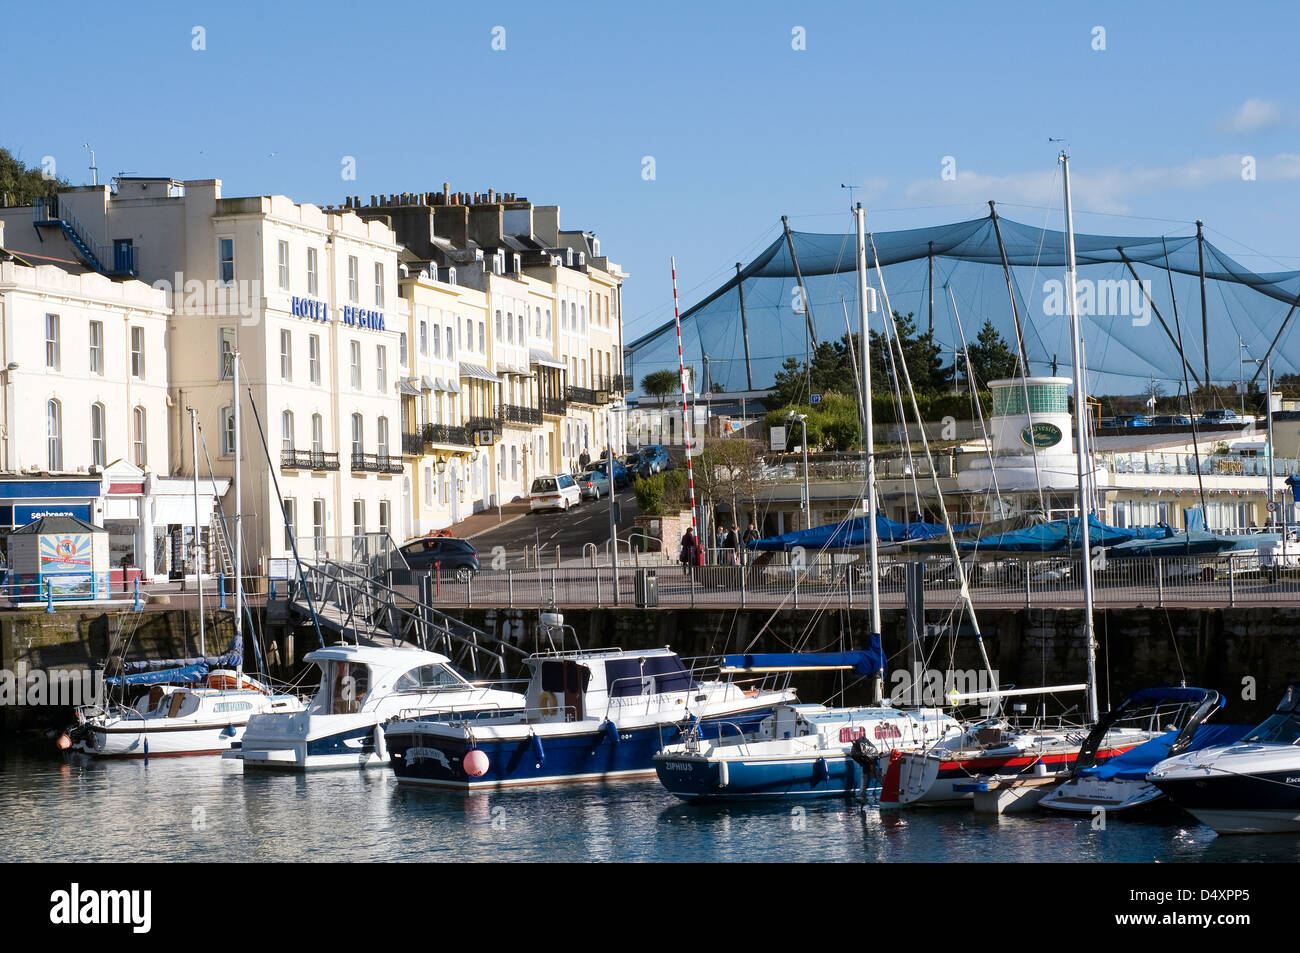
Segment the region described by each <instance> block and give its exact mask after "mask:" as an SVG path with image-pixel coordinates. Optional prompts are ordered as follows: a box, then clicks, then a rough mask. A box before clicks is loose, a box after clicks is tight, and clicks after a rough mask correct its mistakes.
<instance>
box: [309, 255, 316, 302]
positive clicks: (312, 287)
mask: <svg viewBox="0 0 1300 953" xmlns="http://www.w3.org/2000/svg"><path fill="white" fill-rule="evenodd" d="M307 294H309V295H315V294H316V249H314V248H308V249H307Z"/></svg>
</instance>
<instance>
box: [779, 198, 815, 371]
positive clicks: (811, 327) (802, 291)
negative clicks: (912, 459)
mask: <svg viewBox="0 0 1300 953" xmlns="http://www.w3.org/2000/svg"><path fill="white" fill-rule="evenodd" d="M781 227H782V228H783V229H785V244H786V247H787V248H789V249H790V263H791V264H793V265H794V278H795V281H797V282H799V297H800V298H801V299H802V300H803V316H804V320H805V321H806V322H807V325H808V340H809V341H811V342H812V346H813V347H814V348H816V347H817V326H816V325H815V324H814V323H813V313H812V302H811V301H810V300H809V299H808V289H807V288H806V287H804V283H803V272H801V271H800V270H799V256H798V255H797V254H795V250H794V238H793V237H792V236H791V235H790V222H789V220H788V219H787V218H786V217H785V216H784V215H782V216H781Z"/></svg>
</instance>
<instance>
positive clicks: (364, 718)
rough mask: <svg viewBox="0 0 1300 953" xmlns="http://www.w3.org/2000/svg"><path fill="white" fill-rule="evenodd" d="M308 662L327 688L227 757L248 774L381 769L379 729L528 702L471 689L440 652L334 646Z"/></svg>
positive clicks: (259, 718) (267, 719) (268, 722)
mask: <svg viewBox="0 0 1300 953" xmlns="http://www.w3.org/2000/svg"><path fill="white" fill-rule="evenodd" d="M303 658H304V659H305V660H306V661H308V662H311V663H312V664H314V665H315V666H316V667H317V668H318V669H319V670H320V687H319V688H318V690H317V691H316V694H315V696H314V697H313V698H312V700H311V703H310V704H309V705H308V706H307V707H306V708H305V709H304V710H301V711H295V712H277V713H268V714H259V715H255V716H254V717H252V718H251V719H249V722H248V727H247V729H246V730H245V732H244V736H243V739H242V741H241V743H240V744H238V745H236V746H235V747H233V748H232V749H231V750H230V751H229V752H227V753H226V755H225V757H227V758H231V759H238V760H240V761H242V762H243V764H244V768H245V770H247V769H249V768H270V769H282V770H289V771H308V770H315V769H320V768H379V767H383V765H384V764H385V763H386V762H387V760H388V759H387V752H386V751H385V750H384V746H383V736H382V733H380V734H377V733H376V731H375V728H376V726H378V725H380V724H382V723H383V722H385V721H387V720H388V719H390V718H395V717H398V716H401V715H404V714H408V713H411V712H417V711H419V712H438V713H444V714H450V713H453V712H456V713H461V714H464V715H479V714H493V715H497V714H500V713H501V712H502V711H507V710H510V709H516V708H520V707H522V706H523V704H524V697H523V696H522V695H520V694H518V693H516V692H508V691H502V690H499V689H496V688H493V687H491V686H488V685H480V684H476V683H472V682H470V681H468V680H466V679H465V678H464V676H462V675H461V674H460V673H459V672H458V671H456V669H455V668H454V667H453V666H452V664H451V660H450V659H449V658H448V657H447V656H445V655H440V654H438V653H436V652H427V651H425V650H423V649H419V648H416V647H414V646H407V645H394V646H387V645H350V644H343V645H331V646H327V647H325V648H322V649H316V650H314V651H312V652H308V653H307V654H306V655H305V656H303Z"/></svg>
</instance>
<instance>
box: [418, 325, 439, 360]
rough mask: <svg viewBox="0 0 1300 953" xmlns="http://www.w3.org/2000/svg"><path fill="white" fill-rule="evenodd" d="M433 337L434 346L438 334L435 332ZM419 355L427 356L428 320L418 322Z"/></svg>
mask: <svg viewBox="0 0 1300 953" xmlns="http://www.w3.org/2000/svg"><path fill="white" fill-rule="evenodd" d="M433 338H434V344H435V346H436V345H437V342H438V336H437V335H436V334H435V335H434V336H433ZM420 355H421V356H422V357H428V356H429V322H428V321H421V322H420Z"/></svg>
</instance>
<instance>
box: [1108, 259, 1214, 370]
mask: <svg viewBox="0 0 1300 953" xmlns="http://www.w3.org/2000/svg"><path fill="white" fill-rule="evenodd" d="M1115 251H1117V252H1119V257H1120V260H1121V261H1122V262H1124V265H1125V266H1126V267H1127V268H1128V273H1129V274H1130V275H1132V276H1133V283H1134V284H1136V285H1137V286H1138V287H1139V288H1140V289H1141V290H1142V297H1144V298H1146V299H1147V304H1149V305H1151V310H1152V312H1153V313H1154V314H1155V316H1156V320H1157V321H1159V322H1160V327H1162V328H1164V331H1165V337H1167V338H1169V341H1170V343H1172V344H1173V346H1174V347H1176V348H1178V356H1179V357H1180V358H1181V359H1182V362H1183V366H1184V367H1185V368H1186V370H1187V372H1188V373H1189V374H1191V375H1192V380H1194V381H1196V384H1197V386H1198V387H1199V386H1200V383H1201V379H1200V378H1199V377H1198V376H1197V375H1196V371H1194V370H1193V369H1192V365H1191V362H1189V361H1188V360H1187V355H1186V354H1184V353H1183V348H1182V345H1181V344H1179V343H1178V341H1177V339H1176V338H1175V337H1174V335H1173V332H1172V331H1170V330H1169V325H1168V324H1166V323H1165V319H1164V316H1163V315H1161V314H1160V309H1159V308H1157V307H1156V302H1155V299H1154V298H1152V297H1151V295H1149V294H1147V289H1146V286H1145V285H1143V284H1142V279H1140V278H1139V277H1138V273H1137V270H1136V269H1135V268H1134V267H1133V262H1132V260H1131V259H1130V258H1129V257H1128V255H1126V254H1124V249H1123V248H1116V249H1115Z"/></svg>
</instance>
